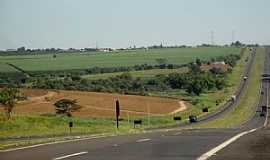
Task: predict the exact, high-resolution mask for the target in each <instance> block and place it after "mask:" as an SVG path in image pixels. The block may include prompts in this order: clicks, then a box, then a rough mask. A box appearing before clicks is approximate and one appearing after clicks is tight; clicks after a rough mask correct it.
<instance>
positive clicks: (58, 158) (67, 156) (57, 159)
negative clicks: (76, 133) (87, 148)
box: [53, 152, 88, 160]
mask: <svg viewBox="0 0 270 160" xmlns="http://www.w3.org/2000/svg"><path fill="white" fill-rule="evenodd" d="M86 153H88V152H79V153H73V154H69V155H65V156H61V157H57V158H53V160H60V159H65V158H69V157H74V156H79V155H82V154H86Z"/></svg>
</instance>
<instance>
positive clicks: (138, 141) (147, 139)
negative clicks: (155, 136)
mask: <svg viewBox="0 0 270 160" xmlns="http://www.w3.org/2000/svg"><path fill="white" fill-rule="evenodd" d="M146 141H151V139H149V138H145V139H139V140H137V141H136V142H137V143H140V142H146Z"/></svg>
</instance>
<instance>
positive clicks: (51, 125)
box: [0, 50, 250, 149]
mask: <svg viewBox="0 0 270 160" xmlns="http://www.w3.org/2000/svg"><path fill="white" fill-rule="evenodd" d="M249 53H250V52H249V51H248V50H246V51H245V53H244V55H243V57H242V58H241V60H240V61H239V62H238V64H237V65H236V67H235V68H234V70H233V71H232V73H230V74H229V75H228V82H229V83H230V86H229V88H228V87H227V89H224V90H222V91H218V92H209V93H205V94H202V95H201V96H200V97H195V98H194V97H190V96H188V95H186V94H185V93H184V92H183V91H175V92H170V93H159V94H158V95H159V96H160V95H162V96H168V97H175V98H179V97H181V98H182V97H183V98H186V99H189V100H191V101H198V102H199V103H197V104H196V105H194V106H193V107H189V109H188V110H186V111H184V112H181V113H178V114H176V115H177V116H182V118H183V119H186V118H187V117H188V116H189V115H190V114H196V115H201V114H202V111H201V108H202V107H203V106H207V107H209V108H210V112H212V111H214V110H215V109H217V108H218V106H216V100H219V101H220V102H221V103H220V105H221V104H222V102H224V100H225V99H226V98H228V97H229V96H230V95H231V94H232V93H233V91H234V89H235V88H236V86H237V85H238V84H239V81H240V79H241V77H240V76H239V75H241V73H242V72H243V69H244V66H245V64H246V62H245V59H246V58H247V57H248V55H249ZM153 95H154V94H153ZM176 115H172V116H163V117H151V119H150V125H148V117H140V119H142V120H143V126H142V127H138V128H136V129H134V128H133V125H132V123H131V121H132V120H134V119H136V117H130V123H128V120H127V119H124V120H123V121H121V122H120V129H119V130H117V129H116V128H115V121H114V119H110V118H72V119H70V118H67V117H61V116H22V115H13V117H12V119H11V120H10V121H3V119H2V120H1V118H0V149H4V148H10V147H15V146H18V145H19V146H22V145H29V144H33V143H42V142H47V141H54V140H55V138H54V137H59V136H69V128H68V122H69V121H71V120H72V121H73V122H74V127H73V129H72V135H82V134H97V133H111V134H126V133H137V132H141V131H143V130H144V129H146V128H155V127H160V126H165V125H175V124H176V122H175V121H173V116H176ZM46 137H47V138H46ZM48 138H52V139H48ZM56 139H57V138H56Z"/></svg>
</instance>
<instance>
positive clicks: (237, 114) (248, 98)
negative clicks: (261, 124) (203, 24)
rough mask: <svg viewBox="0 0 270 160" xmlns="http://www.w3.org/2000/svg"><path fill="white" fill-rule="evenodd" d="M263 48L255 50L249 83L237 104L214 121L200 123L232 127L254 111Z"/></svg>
mask: <svg viewBox="0 0 270 160" xmlns="http://www.w3.org/2000/svg"><path fill="white" fill-rule="evenodd" d="M263 57H264V49H262V48H260V49H258V51H257V56H256V62H255V67H254V68H253V70H252V73H251V75H252V76H250V78H251V80H250V84H249V85H248V89H247V91H246V94H245V95H244V96H243V97H242V98H241V101H240V103H239V105H238V106H237V107H236V108H235V109H234V110H232V111H231V112H230V113H228V114H226V115H224V116H223V117H222V118H219V119H217V120H215V121H211V122H209V123H206V124H202V125H200V127H206V128H220V127H222V128H232V127H237V126H239V125H241V124H243V123H244V122H246V121H247V120H248V119H250V118H251V117H252V116H253V115H254V112H255V111H256V107H257V106H256V104H257V101H258V99H259V87H260V82H261V81H260V75H261V72H262V70H263Z"/></svg>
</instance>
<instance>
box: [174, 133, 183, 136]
mask: <svg viewBox="0 0 270 160" xmlns="http://www.w3.org/2000/svg"><path fill="white" fill-rule="evenodd" d="M180 134H182V132H177V133H175V134H174V136H178V135H180Z"/></svg>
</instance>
